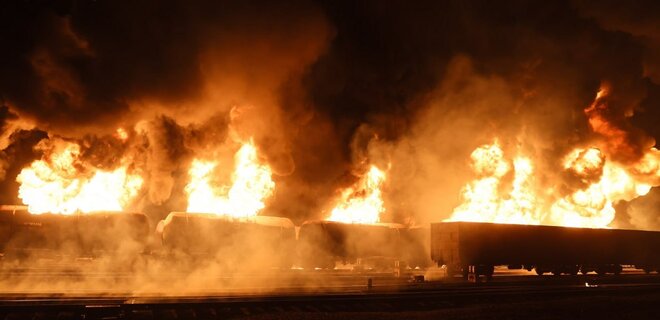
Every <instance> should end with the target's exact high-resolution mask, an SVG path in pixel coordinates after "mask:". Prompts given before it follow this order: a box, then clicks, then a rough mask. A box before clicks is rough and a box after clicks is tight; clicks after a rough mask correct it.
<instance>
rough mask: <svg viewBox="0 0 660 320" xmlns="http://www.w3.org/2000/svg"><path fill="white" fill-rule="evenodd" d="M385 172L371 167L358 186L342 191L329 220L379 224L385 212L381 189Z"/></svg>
mask: <svg viewBox="0 0 660 320" xmlns="http://www.w3.org/2000/svg"><path fill="white" fill-rule="evenodd" d="M384 182H385V172H383V171H381V170H380V169H378V168H377V167H376V166H371V168H370V169H369V171H368V172H367V174H366V175H365V176H364V177H362V179H361V180H360V181H359V182H358V183H357V185H355V186H353V187H350V188H347V189H345V190H343V191H342V194H341V197H340V200H339V203H338V204H337V206H336V207H335V208H334V209H332V212H331V213H330V217H328V219H327V220H329V221H337V222H345V223H371V224H373V223H377V222H380V215H381V214H382V213H383V212H385V206H384V204H383V199H382V191H381V187H382V185H383V183H384Z"/></svg>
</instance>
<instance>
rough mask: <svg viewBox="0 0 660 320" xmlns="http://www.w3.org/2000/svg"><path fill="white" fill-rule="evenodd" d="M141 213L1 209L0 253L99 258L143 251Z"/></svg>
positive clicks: (146, 227) (145, 227) (145, 223)
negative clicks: (74, 212)
mask: <svg viewBox="0 0 660 320" xmlns="http://www.w3.org/2000/svg"><path fill="white" fill-rule="evenodd" d="M149 230H150V228H149V222H148V220H147V217H146V216H145V215H144V214H141V213H124V212H93V213H85V214H75V215H60V214H51V213H44V214H31V213H29V212H28V211H27V207H25V206H0V231H1V234H0V250H1V252H2V253H3V255H4V256H5V257H7V258H17V259H19V260H20V259H24V258H29V257H65V256H66V257H72V258H80V257H98V256H102V255H114V254H116V253H118V252H119V251H123V252H122V253H126V254H137V253H140V252H142V251H143V250H144V248H145V245H146V241H147V238H148V235H149V234H150V232H149Z"/></svg>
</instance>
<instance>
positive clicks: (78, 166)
mask: <svg viewBox="0 0 660 320" xmlns="http://www.w3.org/2000/svg"><path fill="white" fill-rule="evenodd" d="M60 149H61V150H59V152H58V151H56V152H53V153H51V154H49V155H47V156H46V157H45V158H44V159H42V160H37V161H34V162H33V163H32V164H31V165H30V166H29V167H26V168H24V169H23V170H22V171H21V173H20V174H19V175H18V177H17V178H16V180H17V181H18V182H19V183H20V184H21V185H20V187H19V190H18V196H19V198H21V199H22V200H23V203H24V204H26V205H27V206H28V211H29V212H31V213H34V214H40V213H46V212H50V213H59V214H74V213H78V212H83V213H88V212H92V211H121V210H122V209H123V208H124V207H125V206H127V205H128V204H130V202H131V201H132V200H133V198H134V197H135V196H136V195H137V193H138V192H139V190H140V188H141V187H142V182H143V180H142V177H140V176H139V175H134V174H129V173H128V171H127V170H128V169H127V166H122V167H119V168H117V169H115V170H113V171H105V170H100V169H97V168H93V167H91V166H88V165H85V164H84V163H82V162H81V161H80V160H79V156H80V146H79V145H77V144H75V143H69V142H66V143H64V145H63V146H61V147H60Z"/></svg>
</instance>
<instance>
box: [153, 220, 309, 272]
mask: <svg viewBox="0 0 660 320" xmlns="http://www.w3.org/2000/svg"><path fill="white" fill-rule="evenodd" d="M157 234H158V235H159V237H160V239H161V241H162V245H163V248H164V250H165V251H166V252H168V256H169V257H172V259H176V260H179V261H182V260H181V259H185V260H189V261H195V260H202V261H204V260H206V261H209V260H215V261H216V262H220V263H221V264H223V265H226V266H228V267H230V268H233V267H244V266H245V265H246V264H248V265H254V264H258V265H259V266H260V267H261V266H265V267H278V268H291V266H292V265H293V257H294V253H295V244H296V230H295V226H294V224H293V222H291V220H289V219H287V218H280V217H269V216H256V217H249V218H232V217H226V216H219V215H215V214H208V213H187V212H172V213H170V214H169V215H168V216H167V218H166V219H165V220H163V221H161V222H160V223H159V224H158V228H157Z"/></svg>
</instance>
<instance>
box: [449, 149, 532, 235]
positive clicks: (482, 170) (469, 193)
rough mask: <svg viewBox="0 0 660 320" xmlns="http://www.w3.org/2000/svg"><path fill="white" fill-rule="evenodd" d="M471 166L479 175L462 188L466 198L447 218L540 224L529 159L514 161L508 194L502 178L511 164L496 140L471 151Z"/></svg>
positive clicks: (518, 158)
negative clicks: (502, 188)
mask: <svg viewBox="0 0 660 320" xmlns="http://www.w3.org/2000/svg"><path fill="white" fill-rule="evenodd" d="M471 158H472V167H473V169H474V170H475V171H476V173H477V175H478V176H479V178H478V179H477V180H475V181H473V182H471V183H469V184H468V185H467V186H465V188H463V191H462V197H463V199H464V200H465V201H464V202H463V204H461V205H460V206H458V207H457V208H456V209H455V210H454V212H453V214H452V217H451V218H450V220H452V221H484V222H497V223H517V224H539V223H540V220H541V218H542V217H541V216H540V212H539V210H537V207H538V204H537V197H536V196H535V194H534V191H533V188H532V177H533V170H534V167H533V166H532V162H531V160H530V159H529V158H526V157H517V158H515V159H514V160H513V174H514V178H513V184H512V187H511V189H510V191H509V192H508V193H502V191H501V184H502V178H503V177H504V176H505V175H506V174H508V173H509V172H510V171H511V163H510V162H509V161H508V160H507V159H505V157H504V152H503V151H502V149H501V148H500V145H499V144H498V142H497V141H496V142H495V143H493V144H492V145H485V146H481V147H479V148H477V149H476V150H474V152H472V155H471Z"/></svg>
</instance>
